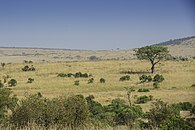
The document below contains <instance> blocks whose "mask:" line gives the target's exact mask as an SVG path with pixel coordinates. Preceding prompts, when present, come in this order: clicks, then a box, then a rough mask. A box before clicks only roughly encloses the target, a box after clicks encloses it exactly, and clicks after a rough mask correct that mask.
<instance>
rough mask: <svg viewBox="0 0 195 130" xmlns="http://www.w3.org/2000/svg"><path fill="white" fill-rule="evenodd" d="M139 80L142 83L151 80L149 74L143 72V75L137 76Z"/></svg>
mask: <svg viewBox="0 0 195 130" xmlns="http://www.w3.org/2000/svg"><path fill="white" fill-rule="evenodd" d="M139 80H140V82H141V83H144V82H151V81H152V77H151V75H148V76H147V75H145V74H143V75H141V76H140V77H139Z"/></svg>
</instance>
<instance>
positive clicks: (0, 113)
mask: <svg viewBox="0 0 195 130" xmlns="http://www.w3.org/2000/svg"><path fill="white" fill-rule="evenodd" d="M17 101H18V99H17V98H16V96H15V95H14V96H13V95H12V91H11V90H10V89H8V88H0V124H4V123H6V122H7V120H8V116H9V115H8V112H9V111H11V112H13V111H14V109H15V107H16V106H17Z"/></svg>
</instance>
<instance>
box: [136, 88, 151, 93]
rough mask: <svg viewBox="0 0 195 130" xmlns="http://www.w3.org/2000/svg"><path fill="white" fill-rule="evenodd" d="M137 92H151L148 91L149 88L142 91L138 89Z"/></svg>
mask: <svg viewBox="0 0 195 130" xmlns="http://www.w3.org/2000/svg"><path fill="white" fill-rule="evenodd" d="M137 91H138V92H150V90H149V89H147V88H140V89H138V90H137Z"/></svg>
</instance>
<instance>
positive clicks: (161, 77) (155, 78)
mask: <svg viewBox="0 0 195 130" xmlns="http://www.w3.org/2000/svg"><path fill="white" fill-rule="evenodd" d="M163 80H164V77H163V76H162V75H159V74H156V75H155V76H154V79H153V82H159V83H161V82H162V81H163Z"/></svg>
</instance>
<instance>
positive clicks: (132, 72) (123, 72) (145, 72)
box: [120, 71, 151, 74]
mask: <svg viewBox="0 0 195 130" xmlns="http://www.w3.org/2000/svg"><path fill="white" fill-rule="evenodd" d="M120 73H121V74H151V72H150V71H121V72H120Z"/></svg>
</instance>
